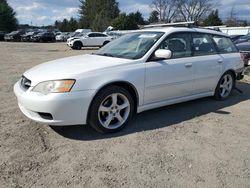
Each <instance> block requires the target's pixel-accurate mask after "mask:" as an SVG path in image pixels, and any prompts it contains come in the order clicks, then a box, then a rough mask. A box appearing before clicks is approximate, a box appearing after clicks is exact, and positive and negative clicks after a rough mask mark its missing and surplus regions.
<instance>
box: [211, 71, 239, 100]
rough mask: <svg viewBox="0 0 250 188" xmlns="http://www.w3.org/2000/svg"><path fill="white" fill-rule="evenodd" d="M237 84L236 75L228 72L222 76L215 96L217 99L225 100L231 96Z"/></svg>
mask: <svg viewBox="0 0 250 188" xmlns="http://www.w3.org/2000/svg"><path fill="white" fill-rule="evenodd" d="M234 86H235V77H234V75H233V74H232V73H231V72H226V73H225V74H223V76H222V77H221V79H220V81H219V83H218V85H217V87H216V90H215V95H214V97H215V98H216V99H217V100H225V99H226V98H228V97H229V96H230V94H231V93H232V90H233V88H234Z"/></svg>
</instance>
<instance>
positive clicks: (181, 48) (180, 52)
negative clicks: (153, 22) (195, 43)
mask: <svg viewBox="0 0 250 188" xmlns="http://www.w3.org/2000/svg"><path fill="white" fill-rule="evenodd" d="M158 49H166V50H170V51H171V52H172V58H173V59H175V58H182V57H190V56H192V48H191V35H190V34H189V33H175V34H172V35H170V36H169V37H167V39H165V40H164V41H163V42H162V43H161V45H160V47H159V48H158Z"/></svg>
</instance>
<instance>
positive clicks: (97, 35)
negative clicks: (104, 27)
mask: <svg viewBox="0 0 250 188" xmlns="http://www.w3.org/2000/svg"><path fill="white" fill-rule="evenodd" d="M96 37H107V36H106V35H104V34H101V33H96Z"/></svg>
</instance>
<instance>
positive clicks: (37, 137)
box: [0, 42, 250, 188]
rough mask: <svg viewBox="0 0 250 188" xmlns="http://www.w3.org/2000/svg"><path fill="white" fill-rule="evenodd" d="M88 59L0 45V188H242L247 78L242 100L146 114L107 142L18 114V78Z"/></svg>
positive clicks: (248, 141) (247, 168)
mask: <svg viewBox="0 0 250 188" xmlns="http://www.w3.org/2000/svg"><path fill="white" fill-rule="evenodd" d="M92 52H93V51H92V50H81V51H72V50H69V49H68V48H67V47H66V46H65V44H62V43H54V44H32V43H4V42H2V43H0V99H1V100H0V102H1V107H0V119H1V124H0V187H3V188H5V187H136V188H137V187H204V188H205V187H209V188H213V187H227V188H243V187H246V188H249V187H250V115H249V114H250V107H249V106H250V100H249V99H250V77H246V79H245V80H244V81H243V82H241V83H239V84H238V87H239V88H240V89H241V90H242V91H243V92H244V93H243V94H239V93H238V92H236V91H235V92H234V93H233V95H232V96H231V98H230V99H228V100H226V101H222V102H219V101H215V100H213V99H212V98H204V99H200V100H195V101H191V102H186V103H182V104H177V105H172V106H168V107H164V108H159V109H156V110H151V111H147V112H144V113H141V114H138V115H137V116H136V117H135V118H134V120H133V121H132V122H131V123H130V124H129V125H128V126H127V127H126V128H125V129H124V130H123V131H121V132H119V133H116V134H110V135H101V134H99V133H96V132H95V131H93V130H92V129H91V128H90V127H89V126H71V127H50V126H48V125H41V124H37V123H35V122H33V121H30V120H29V119H27V118H26V117H24V116H23V115H22V114H21V112H20V111H19V109H18V107H17V101H16V98H15V96H14V94H13V85H14V83H15V82H16V81H17V80H18V79H19V78H20V76H21V75H22V73H23V72H24V71H25V70H27V69H28V68H31V67H33V66H34V65H37V64H40V63H42V62H45V61H48V60H53V59H57V58H61V57H66V56H72V55H77V54H83V53H92ZM69 63H70V62H69Z"/></svg>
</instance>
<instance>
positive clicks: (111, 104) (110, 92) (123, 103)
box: [88, 86, 134, 133]
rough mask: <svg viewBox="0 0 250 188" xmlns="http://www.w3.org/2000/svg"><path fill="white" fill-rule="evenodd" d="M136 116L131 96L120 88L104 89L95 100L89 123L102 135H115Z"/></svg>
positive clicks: (91, 108) (91, 107) (90, 111)
mask: <svg viewBox="0 0 250 188" xmlns="http://www.w3.org/2000/svg"><path fill="white" fill-rule="evenodd" d="M133 114H134V100H133V98H132V97H131V94H130V93H129V92H128V91H127V90H126V89H124V88H122V87H119V86H110V87H106V88H104V89H102V90H101V91H100V92H99V93H98V94H97V95H96V97H95V98H94V99H93V101H92V104H91V106H90V110H89V117H88V123H89V124H90V125H91V127H93V128H94V129H95V130H97V131H98V132H101V133H114V132H117V131H119V130H121V129H122V128H124V127H125V126H126V125H127V124H128V122H129V121H130V120H131V118H132V116H133Z"/></svg>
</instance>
